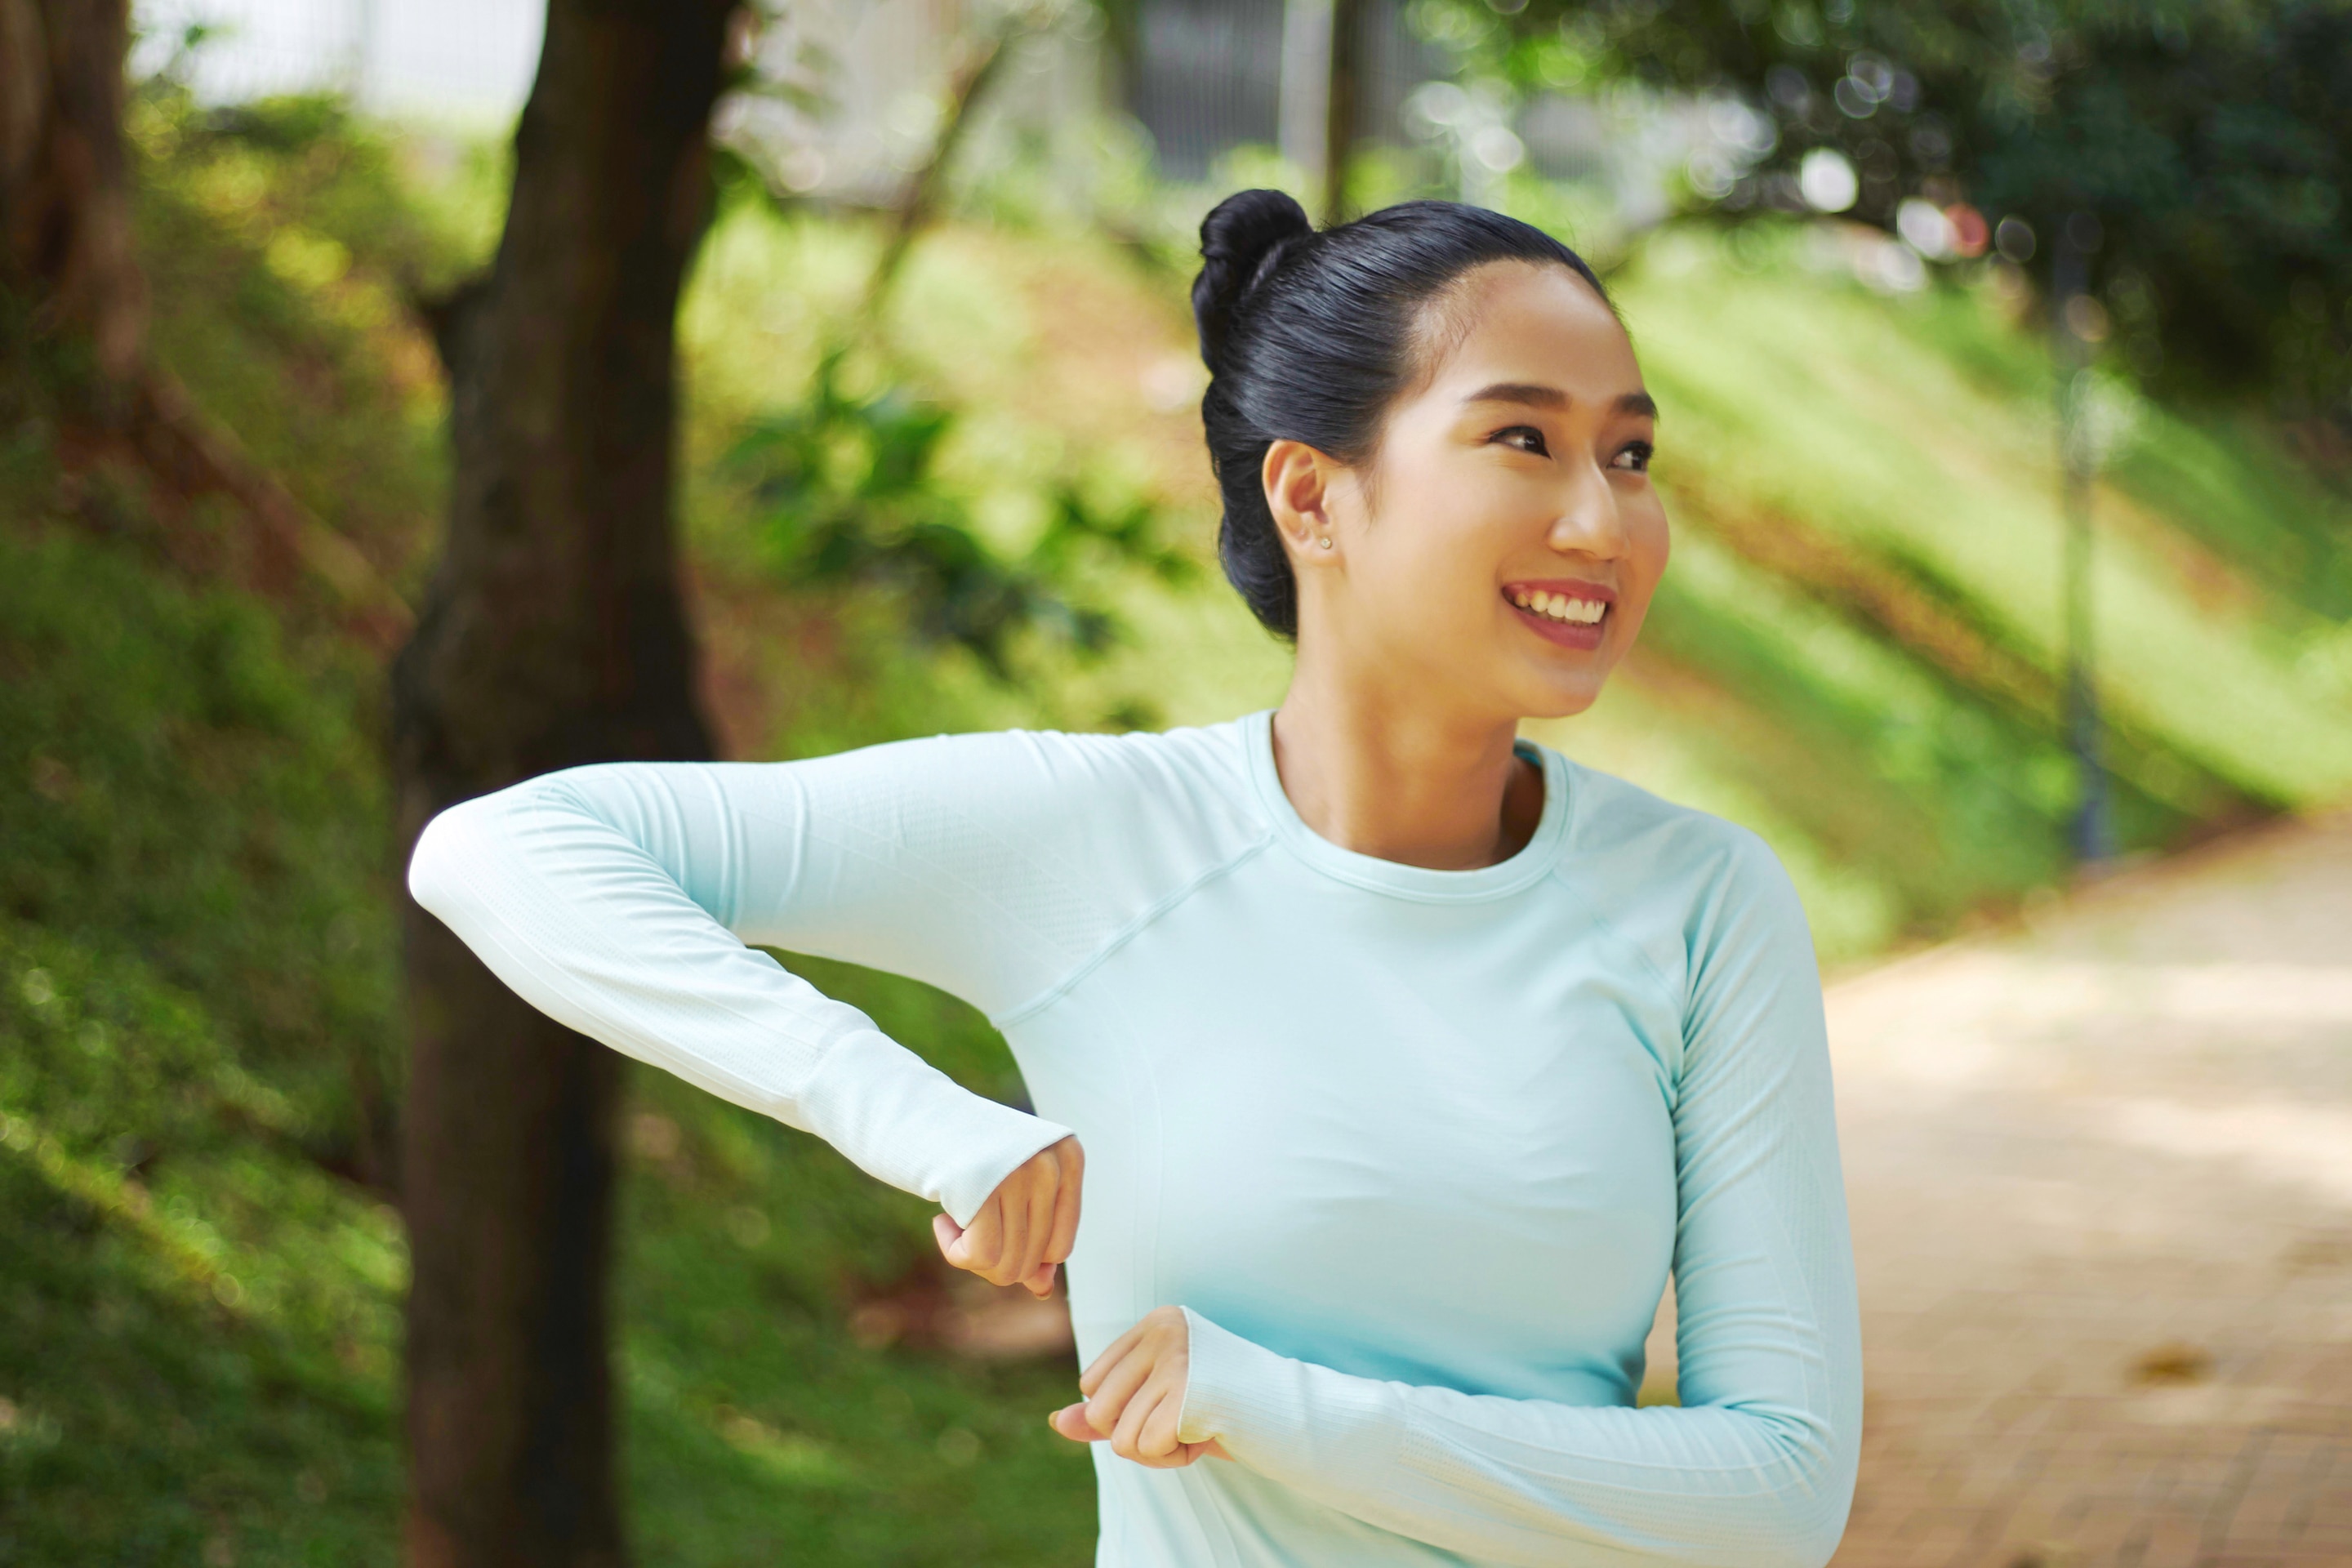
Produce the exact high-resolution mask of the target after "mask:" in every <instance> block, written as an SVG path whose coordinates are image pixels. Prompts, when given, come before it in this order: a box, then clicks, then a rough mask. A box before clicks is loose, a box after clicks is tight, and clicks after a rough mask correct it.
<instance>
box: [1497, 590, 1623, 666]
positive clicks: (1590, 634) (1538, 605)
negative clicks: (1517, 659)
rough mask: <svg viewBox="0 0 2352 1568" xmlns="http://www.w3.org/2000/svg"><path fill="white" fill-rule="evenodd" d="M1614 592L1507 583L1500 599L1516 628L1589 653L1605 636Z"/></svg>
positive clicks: (1560, 645) (1599, 644)
mask: <svg viewBox="0 0 2352 1568" xmlns="http://www.w3.org/2000/svg"><path fill="white" fill-rule="evenodd" d="M1616 598H1617V591H1616V590H1615V589H1613V588H1611V587H1608V586H1606V585H1604V584H1600V583H1576V582H1570V583H1507V584H1504V586H1503V599H1504V602H1505V603H1507V604H1508V605H1510V606H1511V608H1512V609H1513V610H1514V611H1516V612H1517V615H1518V617H1519V624H1520V625H1521V626H1526V627H1527V628H1528V630H1529V631H1531V632H1533V633H1535V634H1536V636H1538V637H1541V638H1543V639H1544V641H1546V642H1548V643H1550V644H1553V645H1554V646H1555V647H1572V648H1577V649H1580V650H1581V651H1584V652H1588V653H1589V652H1591V650H1592V649H1594V648H1597V647H1600V646H1601V641H1602V639H1603V638H1604V637H1606V636H1607V628H1608V626H1609V623H1610V610H1611V607H1612V605H1613V604H1614V603H1615V601H1616Z"/></svg>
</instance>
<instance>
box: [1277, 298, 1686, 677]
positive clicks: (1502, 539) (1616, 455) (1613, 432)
mask: <svg viewBox="0 0 2352 1568" xmlns="http://www.w3.org/2000/svg"><path fill="white" fill-rule="evenodd" d="M1432 324H1433V326H1436V327H1439V328H1441V329H1450V330H1444V331H1441V332H1440V333H1439V335H1438V338H1437V341H1436V343H1435V348H1434V353H1435V354H1436V359H1435V363H1434V364H1433V366H1431V367H1430V369H1429V371H1428V372H1427V373H1426V374H1425V375H1424V378H1423V382H1422V383H1421V384H1419V385H1418V386H1416V387H1414V388H1412V389H1410V390H1409V391H1408V392H1407V393H1406V394H1405V395H1404V396H1403V397H1402V398H1401V399H1400V400H1399V402H1398V403H1397V404H1396V405H1395V406H1394V407H1392V408H1391V410H1390V413H1389V416H1388V418H1387V420H1386V422H1385V424H1384V426H1382V431H1381V441H1380V447H1379V449H1378V451H1377V452H1376V454H1375V455H1374V457H1373V458H1372V460H1371V462H1370V464H1369V465H1368V467H1367V468H1366V469H1365V470H1362V471H1356V470H1349V469H1345V468H1337V467H1336V466H1334V467H1333V468H1330V469H1328V470H1327V473H1328V483H1327V487H1326V490H1325V502H1326V504H1325V519H1324V521H1325V524H1326V527H1327V529H1328V531H1329V532H1330V533H1331V535H1332V536H1333V541H1334V547H1333V548H1332V549H1331V550H1329V551H1325V550H1322V549H1320V548H1319V547H1318V546H1316V545H1315V544H1314V543H1313V542H1312V539H1311V537H1309V538H1308V539H1307V540H1306V541H1305V542H1306V544H1307V548H1305V549H1296V548H1295V549H1294V552H1293V558H1294V561H1296V562H1297V564H1298V565H1299V566H1301V567H1302V568H1303V570H1302V571H1301V572H1300V574H1299V575H1300V584H1299V586H1300V594H1301V603H1300V610H1301V626H1300V636H1301V643H1302V648H1303V647H1304V645H1305V643H1306V641H1307V638H1309V637H1335V638H1336V639H1337V640H1338V641H1339V642H1340V643H1343V644H1345V645H1347V646H1346V657H1348V658H1350V659H1351V660H1357V659H1362V660H1370V661H1371V663H1372V666H1373V667H1374V668H1376V669H1380V670H1381V671H1382V672H1383V673H1385V674H1387V675H1389V676H1392V677H1394V678H1396V679H1401V680H1405V681H1410V682H1412V684H1413V685H1414V686H1415V687H1417V688H1420V689H1423V690H1424V691H1426V692H1427V693H1428V695H1431V696H1441V695H1442V696H1443V697H1444V699H1445V700H1447V701H1448V703H1449V705H1454V706H1457V710H1468V711H1474V712H1480V713H1487V714H1491V715H1492V716H1494V717H1496V718H1504V717H1508V718H1514V719H1515V718H1519V717H1541V718H1557V717H1562V716H1565V715H1568V714H1571V713H1580V712H1582V711H1583V710H1585V709H1586V708H1588V707H1590V706H1591V704H1592V702H1593V700H1594V699H1596V698H1597V697H1599V696H1600V694H1601V683H1602V682H1603V681H1604V680H1606V679H1608V676H1609V672H1610V671H1611V670H1612V668H1615V667H1616V664H1617V661H1618V660H1619V659H1621V658H1623V657H1624V656H1625V650H1626V649H1627V648H1629V647H1632V646H1633V637H1634V635H1635V634H1636V633H1637V632H1639V631H1640V630H1641V627H1642V618H1643V615H1644V614H1645V613H1646V612H1647V611H1648V609H1649V605H1650V595H1651V594H1652V593H1653V592H1654V590H1655V588H1656V587H1657V583H1658V577H1659V574H1661V573H1662V572H1664V569H1665V564H1666V549H1667V539H1666V515H1665V510H1664V508H1663V507H1662V506H1661V505H1660V504H1659V500H1658V494H1657V491H1656V490H1655V489H1653V488H1652V487H1651V484H1650V476H1649V471H1648V470H1649V458H1650V448H1651V442H1652V439H1653V437H1654V435H1655V430H1656V417H1657V416H1656V409H1655V407H1654V405H1653V404H1652V403H1651V401H1650V398H1649V395H1648V394H1647V393H1645V392H1644V391H1643V387H1642V373H1641V367H1640V366H1639V365H1637V364H1636V363H1634V359H1633V344H1632V343H1631V342H1629V341H1628V340H1627V338H1626V336H1625V332H1624V330H1623V329H1622V327H1620V326H1619V325H1618V324H1617V321H1616V318H1615V317H1614V316H1612V314H1611V313H1610V311H1609V308H1608V307H1607V306H1606V305H1604V304H1603V303H1601V300H1600V298H1599V297H1598V296H1597V295H1596V294H1595V293H1594V292H1593V290H1592V289H1591V286H1590V285H1589V284H1587V283H1586V282H1585V281H1584V280H1583V279H1580V278H1579V277H1577V276H1576V275H1575V274H1573V273H1571V272H1570V271H1569V270H1568V269H1567V268H1561V267H1553V266H1536V265H1532V264H1528V263H1524V262H1516V261H1512V262H1498V263H1492V264H1489V265H1487V266H1485V267H1482V268H1478V269H1476V270H1475V271H1474V272H1472V273H1471V274H1469V275H1468V276H1467V277H1466V278H1465V279H1463V281H1462V283H1461V284H1460V285H1459V286H1458V287H1457V288H1456V289H1454V290H1453V291H1452V292H1451V293H1450V294H1449V296H1448V298H1447V299H1446V300H1445V301H1444V304H1443V305H1441V306H1439V307H1437V308H1436V314H1435V315H1434V316H1433V318H1432ZM1269 456H1270V458H1271V454H1270V455H1269ZM1322 461H1323V462H1325V463H1328V459H1322ZM1267 477H1268V479H1269V480H1272V479H1274V478H1275V465H1274V464H1273V463H1272V462H1271V461H1270V462H1269V464H1268V468H1267ZM1279 515H1280V512H1279V510H1277V516H1279ZM1296 542H1298V541H1297V540H1296V539H1294V543H1296ZM1318 558H1319V559H1318ZM1433 686H1435V687H1436V688H1438V689H1431V688H1432V687H1433Z"/></svg>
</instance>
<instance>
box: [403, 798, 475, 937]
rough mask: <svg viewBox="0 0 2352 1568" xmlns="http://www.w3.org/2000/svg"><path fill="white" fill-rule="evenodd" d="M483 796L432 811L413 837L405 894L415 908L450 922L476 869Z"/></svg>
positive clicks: (444, 921)
mask: <svg viewBox="0 0 2352 1568" xmlns="http://www.w3.org/2000/svg"><path fill="white" fill-rule="evenodd" d="M483 798H484V797H480V796H477V797H476V798H475V799H473V800H467V801H460V802H458V803H457V805H453V806H449V807H446V809H444V810H442V811H439V812H436V814H435V815H434V816H433V817H432V819H431V820H430V821H428V822H426V823H425V829H424V831H423V832H421V833H419V834H418V835H417V836H416V846H415V848H413V849H411V850H410V851H409V854H408V896H409V897H410V898H412V899H415V900H416V903H417V907H418V908H420V909H423V910H426V911H428V912H430V913H432V914H434V915H436V916H437V917H439V918H440V920H441V921H442V922H443V923H444V924H447V923H450V919H451V916H452V914H453V913H454V912H455V911H456V910H457V908H458V906H459V905H460V904H461V903H462V902H463V901H464V900H465V898H466V894H467V889H468V887H469V886H470V885H471V883H472V882H473V880H474V879H473V877H472V876H469V875H468V870H469V868H471V869H472V870H475V871H478V870H479V868H480V854H479V850H478V842H479V837H478V822H477V818H478V816H480V814H481V806H482V801H483Z"/></svg>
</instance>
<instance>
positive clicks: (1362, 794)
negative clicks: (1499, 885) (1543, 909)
mask: <svg viewBox="0 0 2352 1568" xmlns="http://www.w3.org/2000/svg"><path fill="white" fill-rule="evenodd" d="M1517 732H1518V726H1517V722H1516V721H1488V720H1466V719H1465V718H1464V717H1463V716H1461V715H1459V714H1449V713H1445V712H1443V711H1439V710H1434V709H1433V707H1432V705H1430V704H1427V703H1415V702H1412V701H1410V700H1397V699H1396V698H1395V696H1394V695H1393V694H1391V693H1370V692H1364V691H1357V690H1350V689H1348V688H1347V687H1346V686H1345V685H1344V684H1343V683H1341V682H1339V681H1337V680H1333V679H1322V678H1318V673H1317V672H1316V671H1314V670H1313V669H1312V668H1309V667H1307V665H1305V664H1303V663H1302V666H1301V668H1300V669H1299V671H1298V673H1297V677H1296V678H1294V679H1293V680H1292V681H1291V684H1290V690H1289V692H1288V694H1287V695H1286V696H1285V697H1284V698H1283V700H1282V706H1281V707H1280V708H1279V709H1277V710H1276V711H1275V715H1274V762H1275V769H1276V773H1279V774H1280V775H1281V780H1282V790H1283V793H1284V794H1285V795H1288V796H1289V797H1290V804H1291V807H1292V809H1294V810H1296V811H1297V813H1298V816H1299V820H1301V821H1302V822H1304V823H1306V824H1307V826H1308V827H1310V828H1312V829H1314V830H1315V832H1316V834H1317V835H1318V837H1323V838H1326V839H1328V840H1329V841H1330V842H1331V843H1333V844H1337V845H1338V846H1339V847H1341V848H1343V849H1351V850H1354V851H1355V852H1356V853H1357V854H1359V855H1370V856H1373V857H1375V858H1379V859H1382V860H1394V861H1398V862H1400V863H1402V864H1403V865H1407V866H1422V867H1426V868H1431V869H1433V870H1442V871H1464V870H1474V869H1475V868H1478V867H1481V866H1492V865H1495V864H1496V863H1497V862H1499V861H1503V860H1507V859H1509V858H1511V857H1512V856H1513V855H1516V854H1517V853H1518V852H1519V850H1520V849H1522V848H1524V847H1526V846H1527V843H1528V839H1530V838H1532V837H1535V830H1536V825H1537V823H1538V821H1539V820H1540V819H1541V818H1542V816H1543V805H1544V781H1543V771H1542V770H1541V769H1540V768H1538V767H1536V766H1535V765H1534V764H1532V763H1528V762H1526V761H1525V760H1523V759H1521V758H1520V757H1518V756H1517V753H1516V752H1515V751H1514V750H1513V742H1514V740H1515V739H1516V737H1517Z"/></svg>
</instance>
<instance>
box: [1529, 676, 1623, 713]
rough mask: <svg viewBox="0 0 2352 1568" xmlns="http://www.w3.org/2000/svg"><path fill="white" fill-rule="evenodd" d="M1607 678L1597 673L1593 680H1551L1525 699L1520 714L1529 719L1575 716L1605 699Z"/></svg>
mask: <svg viewBox="0 0 2352 1568" xmlns="http://www.w3.org/2000/svg"><path fill="white" fill-rule="evenodd" d="M1606 679H1607V677H1606V675H1605V674H1602V673H1599V672H1596V673H1595V675H1594V676H1593V677H1592V679H1589V680H1578V681H1575V682H1573V683H1564V682H1560V681H1557V680H1553V681H1547V682H1545V683H1544V684H1543V685H1542V686H1540V687H1538V689H1536V690H1534V691H1531V692H1529V693H1528V695H1527V696H1526V697H1525V698H1524V699H1522V700H1521V701H1520V704H1519V714H1520V716H1521V717H1522V718H1527V719H1573V718H1575V717H1576V716H1577V715H1578V714H1580V713H1581V712H1583V711H1584V710H1586V709H1588V708H1590V707H1591V706H1592V705H1593V704H1594V703H1595V702H1598V701H1599V700H1601V686H1602V684H1603V683H1604V682H1605V680H1606Z"/></svg>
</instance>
